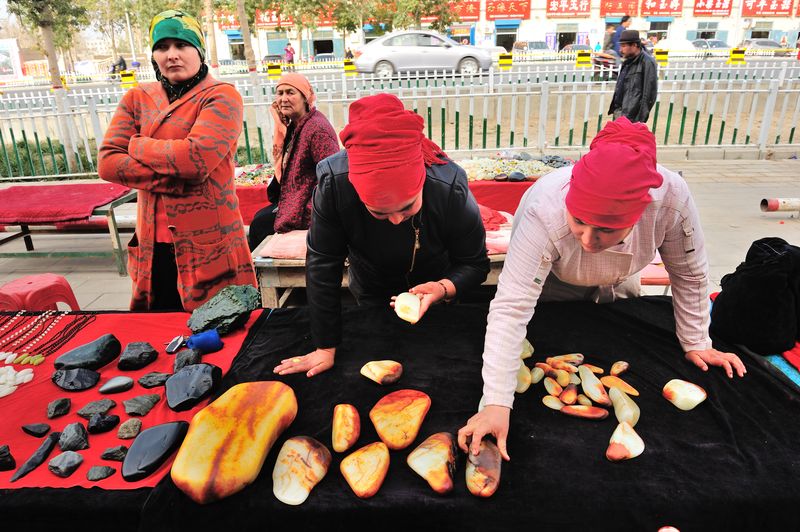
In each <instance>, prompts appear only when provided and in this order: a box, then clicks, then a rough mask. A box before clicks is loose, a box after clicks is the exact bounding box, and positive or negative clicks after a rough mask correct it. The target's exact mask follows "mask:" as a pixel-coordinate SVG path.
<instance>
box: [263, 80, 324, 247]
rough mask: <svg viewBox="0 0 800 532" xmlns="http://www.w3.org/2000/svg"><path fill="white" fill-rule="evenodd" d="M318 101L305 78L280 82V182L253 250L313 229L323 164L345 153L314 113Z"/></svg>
mask: <svg viewBox="0 0 800 532" xmlns="http://www.w3.org/2000/svg"><path fill="white" fill-rule="evenodd" d="M316 99H317V97H316V95H315V94H314V90H313V89H312V88H311V84H310V83H309V82H308V80H307V79H306V77H305V76H303V75H302V74H284V75H283V76H281V79H280V80H279V81H278V85H277V87H276V89H275V101H274V102H273V103H272V106H271V107H270V109H269V110H270V113H271V114H272V119H273V122H274V123H275V129H274V131H273V137H272V164H273V166H274V167H275V178H274V179H273V180H272V181H271V182H270V184H269V187H267V198H268V199H269V201H270V205H267V206H266V207H264V208H263V209H261V210H260V211H258V212H257V213H256V215H255V217H254V218H253V221H252V222H251V223H250V235H249V237H248V242H249V243H250V249H251V250H253V249H255V248H256V247H257V246H258V245H259V244H260V243H261V242H262V241H263V240H264V239H265V238H266V237H267V236H269V235H271V234H273V233H287V232H289V231H293V230H295V229H308V225H309V224H310V223H311V193H312V192H313V191H314V187H315V186H316V185H317V174H316V168H317V163H319V162H320V161H321V160H323V159H324V158H325V157H328V156H329V155H333V154H334V153H336V152H337V151H339V141H338V140H337V138H336V132H335V131H334V130H333V126H331V124H330V122H328V119H327V118H325V115H323V114H322V113H321V112H319V111H318V110H317V108H316V107H314V103H315V102H316Z"/></svg>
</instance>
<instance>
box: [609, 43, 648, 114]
mask: <svg viewBox="0 0 800 532" xmlns="http://www.w3.org/2000/svg"><path fill="white" fill-rule="evenodd" d="M620 50H622V56H623V57H624V58H625V62H624V63H622V68H621V69H620V72H619V77H618V78H617V85H616V87H615V88H614V97H613V98H612V100H611V106H610V107H609V108H608V114H610V115H613V116H614V120H616V119H617V118H619V117H620V116H626V117H628V119H629V120H630V121H631V122H647V118H648V117H649V116H650V110H651V109H652V108H653V105H654V104H655V103H656V97H657V96H658V73H657V66H656V62H655V60H654V59H653V57H652V56H651V55H650V54H648V53H643V50H642V42H641V40H640V39H639V32H638V31H636V30H625V31H623V32H622V36H621V37H620Z"/></svg>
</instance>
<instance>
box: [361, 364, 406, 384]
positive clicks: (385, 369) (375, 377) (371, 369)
mask: <svg viewBox="0 0 800 532" xmlns="http://www.w3.org/2000/svg"><path fill="white" fill-rule="evenodd" d="M360 373H361V374H362V375H363V376H365V377H366V378H368V379H369V380H371V381H374V382H377V383H378V384H394V383H395V382H397V381H398V380H400V376H401V375H402V374H403V365H402V364H401V363H400V362H396V361H394V360H372V361H370V362H367V363H366V364H364V365H363V366H362V367H361V371H360Z"/></svg>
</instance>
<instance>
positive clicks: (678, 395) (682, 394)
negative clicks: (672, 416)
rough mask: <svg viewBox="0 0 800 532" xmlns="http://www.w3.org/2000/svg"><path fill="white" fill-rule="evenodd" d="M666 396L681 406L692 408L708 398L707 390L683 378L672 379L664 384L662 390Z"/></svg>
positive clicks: (668, 399) (677, 405) (682, 407)
mask: <svg viewBox="0 0 800 532" xmlns="http://www.w3.org/2000/svg"><path fill="white" fill-rule="evenodd" d="M661 393H662V395H663V396H664V398H665V399H666V400H667V401H669V402H670V403H672V404H673V405H675V406H676V407H678V408H680V409H681V410H691V409H693V408H694V407H696V406H697V405H699V404H700V403H702V402H703V401H705V400H706V397H707V395H706V391H705V390H704V389H703V388H701V387H700V386H698V385H696V384H694V383H692V382H688V381H684V380H681V379H672V380H671V381H669V382H668V383H667V384H665V385H664V389H663V390H662V392H661Z"/></svg>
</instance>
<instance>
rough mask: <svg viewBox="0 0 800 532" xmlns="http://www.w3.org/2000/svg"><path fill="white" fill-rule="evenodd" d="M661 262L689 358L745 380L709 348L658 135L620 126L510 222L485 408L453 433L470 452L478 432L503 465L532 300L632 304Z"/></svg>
mask: <svg viewBox="0 0 800 532" xmlns="http://www.w3.org/2000/svg"><path fill="white" fill-rule="evenodd" d="M656 250H658V251H659V252H660V253H661V258H662V260H663V262H664V266H665V267H666V269H667V271H668V272H669V278H670V282H671V283H672V291H673V305H674V307H675V325H676V332H677V335H678V341H679V342H680V344H681V346H682V348H683V351H684V352H685V354H686V359H687V360H688V361H689V362H691V363H692V364H694V365H696V366H697V367H699V368H700V369H702V370H703V371H707V370H708V367H709V366H710V365H711V366H720V367H722V368H723V369H724V370H725V373H726V374H727V375H728V377H731V378H732V377H733V373H734V370H735V372H736V373H737V374H738V375H739V376H740V377H742V376H744V374H745V373H746V370H745V367H744V364H742V361H741V360H740V359H739V357H737V356H736V355H735V354H733V353H722V352H720V351H717V350H716V349H713V348H712V347H711V339H710V338H709V335H708V326H709V321H710V317H709V300H708V291H707V290H708V261H707V258H706V251H705V245H704V242H703V232H702V229H701V227H700V220H699V217H698V215H697V209H696V208H695V206H694V202H693V201H692V196H691V194H690V193H689V187H688V186H687V185H686V182H685V181H684V180H683V178H682V177H681V176H680V175H678V174H677V173H675V172H672V171H670V170H667V169H666V168H664V167H663V166H657V165H656V142H655V136H654V135H653V134H652V133H651V132H650V131H649V130H648V129H647V126H645V125H644V124H641V123H637V124H632V123H631V122H630V121H629V120H628V119H627V118H625V117H622V118H619V119H617V120H616V121H615V122H610V123H608V124H607V125H606V127H605V128H603V130H602V131H601V132H600V133H599V134H598V135H597V137H595V139H594V140H593V141H592V144H591V150H590V151H589V153H588V154H586V155H585V156H583V158H581V159H580V160H579V161H578V162H577V164H575V166H574V167H564V168H560V169H558V170H555V171H554V172H551V173H549V174H547V175H546V176H544V177H542V178H540V179H539V180H538V181H537V182H536V185H534V186H532V187H531V188H530V189H528V191H527V192H526V193H525V195H524V196H523V198H522V201H521V203H520V206H519V209H518V210H517V213H516V215H515V217H514V228H513V232H512V236H511V244H510V245H509V248H508V253H507V254H506V260H505V264H504V265H503V271H502V273H501V274H500V280H499V283H498V287H497V294H496V295H495V298H494V300H493V301H492V303H491V306H490V309H489V318H488V324H487V329H486V339H485V343H484V351H483V393H484V400H485V405H486V406H485V408H484V409H483V410H481V411H480V412H479V413H478V414H476V415H474V416H473V417H472V418H470V420H469V421H468V422H467V424H466V426H464V427H463V428H461V430H460V431H459V433H458V441H459V445H460V447H461V448H462V449H463V450H464V451H466V450H467V442H468V440H469V439H471V444H470V449H471V450H472V452H473V453H474V454H478V450H479V448H480V442H481V440H482V439H483V437H484V436H485V435H487V434H492V435H494V436H495V437H496V438H497V444H498V448H499V450H500V452H501V454H502V455H503V457H504V458H505V459H506V460H508V453H507V451H506V437H507V435H508V425H509V416H510V413H511V406H512V404H513V402H514V388H515V386H516V380H517V377H516V375H517V371H518V370H519V350H520V345H521V344H522V340H523V339H524V338H525V336H526V333H527V328H528V322H530V320H531V318H532V317H533V312H534V309H535V308H536V303H537V302H538V301H548V300H550V301H580V300H589V301H594V302H596V303H605V302H611V301H614V300H615V299H619V298H626V297H636V296H638V295H639V288H640V286H639V272H640V271H641V270H643V269H644V268H645V267H646V266H647V265H648V264H650V262H651V261H652V260H653V257H654V256H655V253H656Z"/></svg>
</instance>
